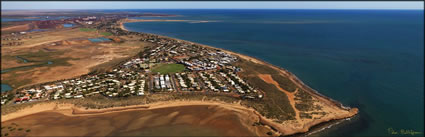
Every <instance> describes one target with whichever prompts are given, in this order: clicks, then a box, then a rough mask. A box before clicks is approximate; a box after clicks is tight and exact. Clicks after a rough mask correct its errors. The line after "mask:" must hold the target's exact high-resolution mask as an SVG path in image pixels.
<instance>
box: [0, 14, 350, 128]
mask: <svg viewBox="0 0 425 137" xmlns="http://www.w3.org/2000/svg"><path fill="white" fill-rule="evenodd" d="M124 23H126V22H125V21H123V20H120V21H119V27H120V28H121V29H122V30H124V31H129V30H127V29H125V27H124ZM129 32H130V31H129ZM148 34H150V33H148ZM152 35H156V36H159V37H164V38H168V39H174V40H178V41H185V42H187V43H192V44H196V45H200V46H203V47H207V48H212V49H219V50H222V51H224V52H226V53H229V54H232V55H236V56H238V57H240V58H242V59H245V60H248V61H251V62H254V63H259V64H262V65H267V66H270V67H271V68H273V69H276V70H278V71H279V72H281V74H282V75H285V76H288V77H289V78H290V79H291V80H292V81H293V82H294V83H295V84H296V85H297V86H298V87H300V88H302V89H304V90H305V91H307V92H309V93H311V94H312V95H313V96H314V97H316V98H317V99H319V100H320V102H323V103H325V104H326V105H328V106H330V107H332V108H334V107H336V108H338V109H340V110H344V111H347V113H343V114H338V115H337V114H334V115H330V116H327V117H325V118H321V119H317V120H313V121H311V122H305V123H303V124H302V125H301V126H291V125H299V124H298V123H295V124H294V123H290V122H289V123H285V124H283V123H277V122H274V120H273V119H269V118H266V117H264V116H262V115H261V114H260V113H259V112H257V111H256V110H255V109H253V108H248V107H245V106H242V105H240V104H230V103H223V102H217V101H178V100H175V101H161V102H156V103H152V104H144V105H133V106H125V107H112V108H105V109H85V108H82V107H77V106H75V105H73V104H55V103H51V102H46V103H44V102H43V103H41V104H35V105H34V106H32V107H27V108H24V109H21V110H19V111H17V112H15V113H11V114H7V115H2V122H4V121H8V120H13V119H15V118H19V117H23V116H28V115H31V114H35V113H39V112H44V111H50V112H58V113H62V114H64V115H67V116H85V115H100V114H106V113H115V112H123V111H131V110H150V109H161V108H170V107H177V106H194V105H219V106H223V107H224V108H226V109H230V110H235V111H236V110H238V112H241V111H243V113H245V114H248V113H253V114H255V115H256V117H258V121H259V122H260V123H262V124H264V125H267V126H270V127H272V128H273V129H276V130H277V131H278V132H280V134H281V135H293V134H296V133H304V132H307V131H309V129H310V128H311V127H313V126H315V125H318V124H320V123H324V122H328V121H331V120H338V119H345V118H350V117H353V116H354V115H356V114H357V113H358V109H357V108H350V107H345V106H343V104H342V103H340V102H338V101H335V100H333V99H331V98H329V97H326V96H324V95H322V94H320V93H319V92H318V91H316V90H314V89H312V88H310V87H309V86H307V85H305V84H304V83H303V82H302V81H301V80H299V79H298V78H297V77H296V76H295V75H294V74H292V73H290V72H289V71H287V70H286V69H284V68H281V67H278V66H275V65H273V64H270V63H267V62H265V61H263V60H260V59H257V58H254V57H250V56H247V55H243V54H240V53H235V52H232V51H228V50H225V49H221V48H216V47H212V46H208V45H203V44H199V43H194V42H190V41H186V40H181V39H177V38H172V37H168V36H162V35H157V34H152ZM335 110H336V109H335ZM341 112H342V111H341ZM290 121H291V120H290ZM248 128H249V127H248Z"/></svg>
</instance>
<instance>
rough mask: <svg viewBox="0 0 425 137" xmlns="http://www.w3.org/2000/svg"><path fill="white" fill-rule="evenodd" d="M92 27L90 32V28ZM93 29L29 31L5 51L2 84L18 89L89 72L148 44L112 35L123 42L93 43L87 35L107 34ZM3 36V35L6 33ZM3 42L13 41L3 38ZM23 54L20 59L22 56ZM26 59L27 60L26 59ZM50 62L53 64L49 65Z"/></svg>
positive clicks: (2, 56)
mask: <svg viewBox="0 0 425 137" xmlns="http://www.w3.org/2000/svg"><path fill="white" fill-rule="evenodd" d="M87 30H90V31H87ZM92 30H93V29H58V30H54V31H46V32H33V33H28V34H26V36H31V38H25V39H22V40H20V41H21V42H24V43H23V44H22V45H19V46H4V47H2V50H1V69H2V70H8V71H7V72H4V73H2V75H1V79H2V83H6V84H8V85H10V86H11V87H12V88H14V89H16V88H19V87H22V86H26V85H32V84H37V83H43V82H49V81H55V80H61V79H67V78H72V77H77V76H80V75H83V74H87V73H89V72H90V71H92V70H94V69H96V68H100V67H98V66H105V65H102V64H107V65H108V64H109V65H110V64H111V63H110V62H113V63H118V62H119V61H122V60H124V59H126V58H128V57H130V56H134V55H136V54H137V53H138V52H140V51H141V50H143V47H145V46H148V45H149V44H148V43H144V42H140V41H137V40H131V39H127V38H125V37H123V38H120V37H114V36H110V37H109V38H111V39H120V40H121V41H120V42H114V41H112V42H108V43H102V42H101V43H92V42H90V41H89V40H87V38H96V37H105V36H104V35H103V34H102V33H97V31H92ZM2 37H3V36H2ZM2 42H9V41H6V40H2ZM18 57H20V58H18ZM22 58H23V59H26V60H27V62H24V61H22V60H23V59H22ZM49 62H50V64H49Z"/></svg>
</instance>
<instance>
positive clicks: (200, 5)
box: [1, 1, 424, 10]
mask: <svg viewBox="0 0 425 137" xmlns="http://www.w3.org/2000/svg"><path fill="white" fill-rule="evenodd" d="M1 8H2V9H3V10H4V9H6V10H7V9H422V10H423V9H424V2H423V1H422V2H421V1H416V2H414V1H410V2H385V1H382V2H379V1H375V2H367V1H364V2H363V1H354V2H349V1H342V2H331V1H329V2H325V1H320V2H308V1H297V2H285V1H275V2H256V1H251V2H249V1H247V2H244V1H239V2H238V1H236V2H229V1H228V2H226V1H222V2H220V1H212V2H199V1H198V2H196V1H172V2H167V1H162V2H149V1H135V2H131V1H127V2H113V1H110V2H106V1H98V2H83V1H73V2H65V1H59V2H53V1H38V2H30V1H28V2H25V1H22V2H18V1H16V2H11V1H10V2H3V1H2V2H1Z"/></svg>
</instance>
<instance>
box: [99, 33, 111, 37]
mask: <svg viewBox="0 0 425 137" xmlns="http://www.w3.org/2000/svg"><path fill="white" fill-rule="evenodd" d="M100 34H102V35H103V36H111V35H112V33H110V32H101V33H100Z"/></svg>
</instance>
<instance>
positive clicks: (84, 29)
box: [80, 28, 96, 32]
mask: <svg viewBox="0 0 425 137" xmlns="http://www.w3.org/2000/svg"><path fill="white" fill-rule="evenodd" d="M80 31H84V32H90V31H96V29H94V28H80Z"/></svg>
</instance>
